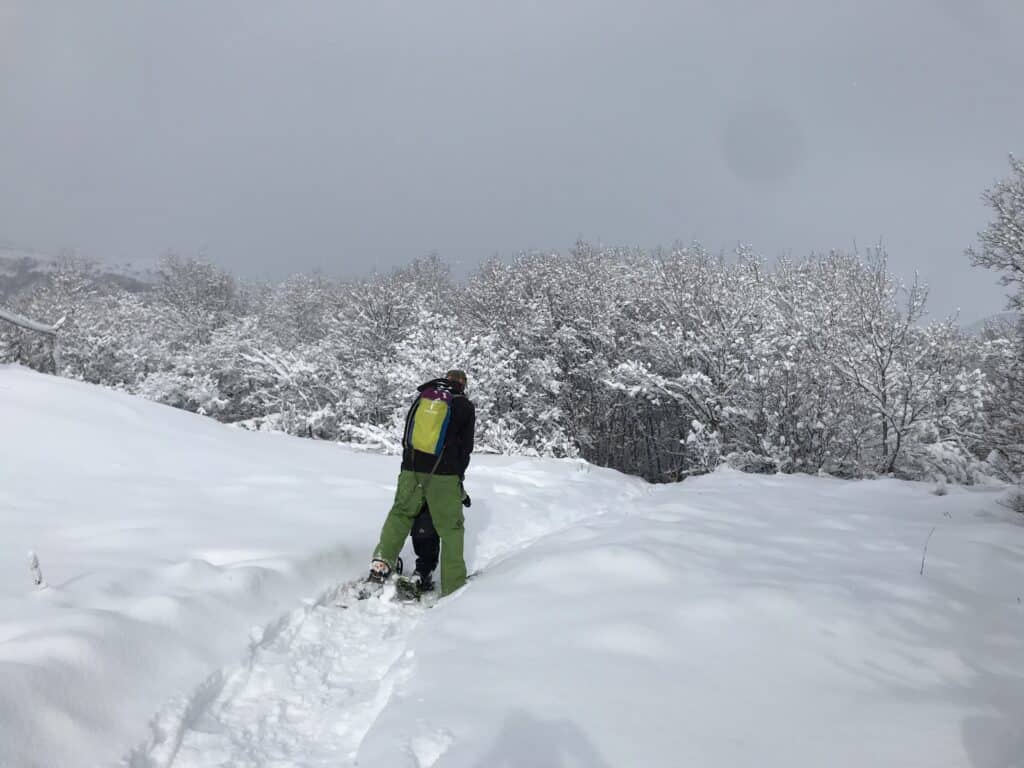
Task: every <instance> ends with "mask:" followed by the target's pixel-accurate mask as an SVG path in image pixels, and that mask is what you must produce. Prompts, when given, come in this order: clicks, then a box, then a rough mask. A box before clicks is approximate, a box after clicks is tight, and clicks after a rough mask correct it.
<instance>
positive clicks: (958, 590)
mask: <svg viewBox="0 0 1024 768" xmlns="http://www.w3.org/2000/svg"><path fill="white" fill-rule="evenodd" d="M0 430H2V431H0V529H2V530H3V536H2V537H0V766H19V767H20V766H91V765H108V764H112V763H116V762H118V761H119V760H123V761H124V762H126V763H128V764H131V765H133V766H164V765H174V766H213V765H220V766H227V765H231V766H241V765H332V766H345V765H362V766H377V765H382V766H383V765H386V766H389V768H391V767H392V766H416V767H417V768H423V767H425V766H439V767H440V768H458V767H459V766H477V765H490V766H500V765H509V766H513V765H514V766H562V765H564V766H573V765H578V766H632V765H644V766H677V765H706V766H736V765H758V766H771V765H784V766H787V767H790V766H820V765H830V766H847V765H848V766H863V765H873V766H875V765H886V766H915V765H919V766H1013V765H1022V764H1024V762H1022V759H1021V756H1022V755H1024V729H1022V726H1021V723H1022V722H1024V606H1022V605H1021V602H1020V599H1021V597H1022V596H1024V595H1022V593H1024V524H1022V523H1024V521H1021V520H1019V519H1015V518H1014V517H1013V515H1012V514H1011V513H1009V512H1007V511H1005V510H1003V509H1001V508H1000V507H998V506H997V505H996V504H995V499H996V496H997V494H998V491H994V490H968V489H961V488H951V489H950V492H949V494H948V495H946V496H942V497H939V496H935V495H933V494H931V493H930V490H931V489H930V488H929V487H927V486H925V485H922V484H911V483H899V482H896V481H878V482H862V483H855V482H842V481H836V480H829V479H823V478H808V477H781V476H779V477H755V476H747V475H740V474H737V473H734V472H720V473H717V474H715V475H713V476H709V477H705V478H700V479H698V480H694V481H688V482H686V483H684V484H681V485H679V486H672V487H657V488H655V487H650V486H646V485H644V484H642V483H641V482H639V481H637V480H635V479H632V478H626V477H623V476H621V475H618V474H616V473H613V472H609V471H604V470H599V469H596V468H592V467H589V466H588V465H586V464H583V463H580V462H575V461H540V460H530V459H516V458H505V457H477V458H475V459H474V463H473V465H472V467H471V469H470V473H469V477H468V478H467V487H468V488H469V490H470V492H471V493H472V494H473V497H474V504H473V507H472V508H471V509H470V510H468V511H467V542H468V546H467V552H468V559H469V560H470V567H471V569H472V568H480V567H483V569H484V570H483V572H482V573H481V574H480V575H479V576H477V577H476V578H474V579H473V580H472V581H471V582H470V584H469V586H468V587H467V588H466V589H465V590H463V591H461V592H460V593H457V594H456V595H454V596H452V597H451V598H448V599H446V600H443V601H440V602H438V603H437V604H436V605H435V606H434V607H433V608H431V609H429V610H427V609H424V608H422V607H418V606H412V607H410V606H401V605H396V604H394V603H391V602H388V601H380V600H370V601H365V602H362V603H358V604H354V605H351V606H349V607H348V608H342V607H340V606H338V605H336V602H337V600H336V590H335V586H336V585H337V584H338V583H340V582H342V581H344V580H346V579H350V578H352V577H355V576H357V575H359V574H361V573H362V572H363V571H364V569H365V567H366V560H367V557H368V554H369V551H370V549H371V548H372V546H373V543H374V541H375V538H376V534H377V532H378V530H379V526H380V523H381V521H382V519H383V515H384V513H385V512H386V509H387V506H388V503H389V501H390V496H391V494H392V492H393V482H394V477H395V474H396V472H397V465H396V459H395V458H394V457H379V456H368V455H365V454H360V453H356V452H353V451H350V450H347V449H344V448H340V447H338V446H334V445H330V444H324V443H316V442H312V441H304V440H298V439H293V438H287V437H283V436H276V435H268V434H251V433H247V432H243V431H240V430H235V429H232V428H229V427H225V426H222V425H219V424H217V423H214V422H212V421H209V420H206V419H203V418H201V417H197V416H193V415H189V414H186V413H182V412H179V411H175V410H172V409H169V408H164V407H162V406H158V405H154V404H152V403H148V402H145V401H141V400H138V399H134V398H131V397H127V396H124V395H121V394H118V393H114V392H109V391H105V390H101V389H98V388H94V387H91V386H87V385H83V384H79V383H75V382H69V381H65V380H60V379H55V378H50V377H45V376H40V375H37V374H34V373H30V372H28V371H25V370H23V369H19V368H14V367H0ZM933 529H934V533H932V535H931V539H930V542H929V545H928V557H927V562H926V568H925V572H924V575H923V576H922V575H920V573H919V570H920V566H921V552H922V547H923V545H924V543H925V541H926V540H927V539H928V537H929V534H930V533H931V532H932V530H933ZM29 549H34V550H36V551H37V552H38V554H39V559H40V563H41V567H42V571H43V574H44V576H45V578H46V580H47V582H48V584H49V586H48V587H47V588H46V589H42V590H37V589H35V588H34V587H33V585H32V582H31V575H30V572H29V568H28V560H27V551H28V550H29Z"/></svg>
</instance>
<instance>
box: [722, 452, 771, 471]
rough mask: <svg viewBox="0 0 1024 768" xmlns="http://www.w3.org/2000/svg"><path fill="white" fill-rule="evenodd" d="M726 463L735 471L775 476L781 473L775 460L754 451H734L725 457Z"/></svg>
mask: <svg viewBox="0 0 1024 768" xmlns="http://www.w3.org/2000/svg"><path fill="white" fill-rule="evenodd" d="M725 463H726V464H728V465H729V466H730V467H732V468H733V469H735V470H738V471H740V472H747V473H750V474H755V475H774V474H775V473H776V472H778V471H779V465H778V462H776V461H775V459H773V458H771V457H769V456H763V455H761V454H758V453H753V452H752V451H733V452H732V453H730V454H729V455H728V456H726V457H725Z"/></svg>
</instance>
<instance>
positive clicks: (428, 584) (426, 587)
mask: <svg viewBox="0 0 1024 768" xmlns="http://www.w3.org/2000/svg"><path fill="white" fill-rule="evenodd" d="M412 580H413V581H415V582H416V583H417V586H418V587H419V590H420V592H431V591H433V589H434V576H433V574H432V573H431V572H430V571H427V572H426V573H424V572H423V571H416V572H415V573H413V575H412Z"/></svg>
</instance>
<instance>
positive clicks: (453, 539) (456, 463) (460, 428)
mask: <svg viewBox="0 0 1024 768" xmlns="http://www.w3.org/2000/svg"><path fill="white" fill-rule="evenodd" d="M419 393H420V394H419V397H417V399H416V401H415V402H414V403H413V404H412V407H411V408H410V409H409V413H408V415H407V416H406V420H405V431H404V433H403V435H402V469H401V472H400V473H399V475H398V488H397V489H396V490H395V500H394V503H393V504H392V506H391V511H390V512H389V513H388V516H387V519H386V520H385V521H384V526H383V528H382V529H381V532H380V542H379V543H378V544H377V548H376V549H375V550H374V553H373V562H372V563H371V565H370V575H369V580H370V581H377V582H382V581H384V580H385V579H387V578H388V576H390V575H391V572H392V570H393V569H394V567H395V562H396V560H397V558H398V553H399V552H401V550H402V545H403V544H404V543H405V538H406V536H408V535H409V533H410V530H411V529H412V528H413V522H414V521H415V520H416V518H417V516H418V515H419V514H420V512H421V511H422V508H423V505H424V503H426V504H427V506H428V507H429V513H428V514H429V519H430V520H431V521H432V523H433V527H434V528H435V529H436V531H437V535H438V537H439V539H440V544H441V595H442V596H444V595H449V594H451V593H452V592H454V591H455V590H457V589H458V588H459V587H461V586H462V585H463V584H465V583H466V562H465V560H464V558H463V544H464V536H465V529H464V517H463V514H462V506H463V503H464V499H466V500H468V497H467V496H466V495H465V491H464V490H463V488H462V481H463V480H464V479H465V476H466V468H467V467H468V466H469V457H470V454H471V453H472V452H473V432H474V429H475V427H476V409H475V408H474V406H473V403H472V402H471V401H470V400H469V398H468V397H466V374H465V373H463V372H462V371H458V370H452V371H449V372H448V373H447V374H446V375H445V377H444V378H443V379H433V380H432V381H428V382H426V383H425V384H421V385H420V387H419ZM421 560H424V558H418V559H417V573H416V574H414V575H413V579H414V580H415V579H418V580H419V581H420V582H421V584H422V583H423V582H424V581H427V582H429V580H430V572H429V571H427V572H426V573H421V572H420V570H419V568H420V567H424V566H425V565H427V564H429V562H430V561H429V558H426V559H425V562H421ZM424 577H426V578H424Z"/></svg>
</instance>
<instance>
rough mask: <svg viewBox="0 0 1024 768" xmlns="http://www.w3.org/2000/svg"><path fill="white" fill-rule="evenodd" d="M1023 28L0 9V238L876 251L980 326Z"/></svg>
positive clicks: (206, 244)
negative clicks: (991, 219) (994, 201)
mask: <svg viewBox="0 0 1024 768" xmlns="http://www.w3.org/2000/svg"><path fill="white" fill-rule="evenodd" d="M1021 41H1024V2H1022V0H830V1H829V2H823V1H822V0H714V1H713V2H712V0H704V1H702V2H696V1H695V0H629V2H622V1H621V0H620V1H617V2H604V1H603V0H600V1H599V0H588V1H587V2H584V1H583V0H543V1H540V0H536V1H534V0H516V1H515V2H510V1H509V0H504V1H503V2H490V1H489V0H467V1H465V2H453V1H451V0H425V1H413V0H407V1H406V2H396V1H394V0H361V1H359V2H356V1H354V0H295V1H294V2H281V1H280V0H275V1H271V0H221V1H218V0H173V1H171V0H162V1H158V0H89V2H82V1H81V0H64V1H59V0H52V1H51V0H0V242H2V241H7V242H8V243H14V244H18V245H22V246H30V247H34V248H38V249H43V250H51V251H52V250H56V249H61V248H73V249H75V250H77V251H78V252H80V253H82V254H83V255H89V256H94V257H101V258H108V259H111V260H114V261H121V260H142V259H151V258H153V257H155V256H157V255H159V254H160V253H163V252H166V251H168V250H175V251H177V252H180V253H184V254H189V255H192V254H197V253H199V252H205V254H206V255H207V256H208V257H209V258H211V259H212V260H214V261H215V262H218V263H220V264H223V265H225V266H228V267H230V268H232V269H235V270H237V271H241V272H243V273H246V274H249V275H265V276H280V275H282V274H284V273H287V272H291V271H303V270H309V269H312V268H314V267H321V268H323V269H324V271H325V272H327V273H328V274H335V275H354V274H366V273H367V272H369V271H370V270H371V269H373V268H379V269H388V268H390V267H391V266H394V265H397V264H401V263H405V262H408V261H409V260H410V259H412V258H413V257H415V256H418V255H422V254H425V253H427V252H429V251H433V250H436V251H438V252H440V253H441V254H442V255H443V256H444V257H446V258H447V259H448V260H449V261H451V262H453V263H454V264H456V265H460V266H461V267H462V268H467V267H469V266H471V265H472V264H474V263H476V262H477V261H479V260H481V259H483V258H485V257H487V256H490V255H493V254H495V253H498V254H502V255H510V254H513V253H515V252H517V251H519V250H527V249H534V248H540V249H559V250H564V249H566V248H567V247H568V246H570V245H571V244H572V242H573V241H574V240H575V239H577V238H580V237H582V238H585V239H589V240H592V241H601V242H604V243H607V244H614V245H640V246H645V247H648V246H653V245H656V244H659V243H662V244H670V243H671V242H672V241H674V240H677V239H681V240H684V241H689V240H691V239H699V240H700V241H702V242H703V243H704V244H705V245H707V246H709V247H711V248H713V249H716V250H717V249H719V248H726V249H731V248H732V247H733V246H734V245H735V244H736V243H737V242H739V241H743V242H747V243H751V244H752V245H753V246H754V247H755V248H756V249H757V250H758V251H760V252H762V253H764V254H765V255H767V256H769V257H772V256H776V255H779V254H781V253H784V252H789V253H793V254H795V255H803V254H806V253H808V252H810V251H811V250H825V249H829V248H833V247H837V248H848V247H850V246H851V245H852V244H853V242H854V241H855V240H856V242H857V243H858V244H859V245H861V246H862V247H863V246H865V245H869V244H871V243H874V242H877V241H879V240H882V241H883V242H884V243H885V244H886V246H887V247H888V250H889V252H890V256H891V258H892V262H893V264H894V266H895V267H896V269H897V270H898V271H900V272H902V273H904V274H909V273H911V272H912V271H913V270H914V269H915V268H916V269H919V270H920V271H921V273H922V275H923V276H924V277H925V278H926V279H927V280H928V281H929V282H930V283H931V285H932V296H933V302H932V310H933V313H939V314H943V313H947V312H951V311H954V310H955V309H956V308H957V307H960V308H962V316H963V318H964V319H965V320H972V319H974V318H976V317H978V316H980V315H984V314H986V313H988V312H990V311H993V310H995V309H996V308H1001V306H1002V303H1003V298H1002V297H1003V291H1002V289H1000V288H998V287H997V286H996V285H995V278H996V276H995V275H993V274H991V273H985V272H982V271H981V270H977V269H972V268H971V267H969V265H968V264H967V261H966V259H965V258H964V256H963V249H964V248H965V247H966V246H968V245H970V244H971V243H972V242H973V240H974V235H975V233H976V232H977V231H978V230H979V229H980V228H982V227H983V226H984V224H985V222H986V220H987V213H986V210H985V209H984V207H983V205H982V204H981V202H980V199H979V196H980V194H981V192H982V190H983V189H984V188H986V187H987V186H989V185H990V184H991V183H992V182H993V181H994V180H995V179H996V178H997V177H1000V176H1003V175H1005V174H1006V173H1007V171H1008V165H1007V163H1006V156H1007V155H1008V154H1009V153H1010V152H1015V153H1016V154H1018V155H1019V154H1024V77H1022V75H1021V72H1022V71H1024V57H1022V56H1021V54H1020V50H1019V49H1020V46H1021V44H1022V43H1021Z"/></svg>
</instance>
